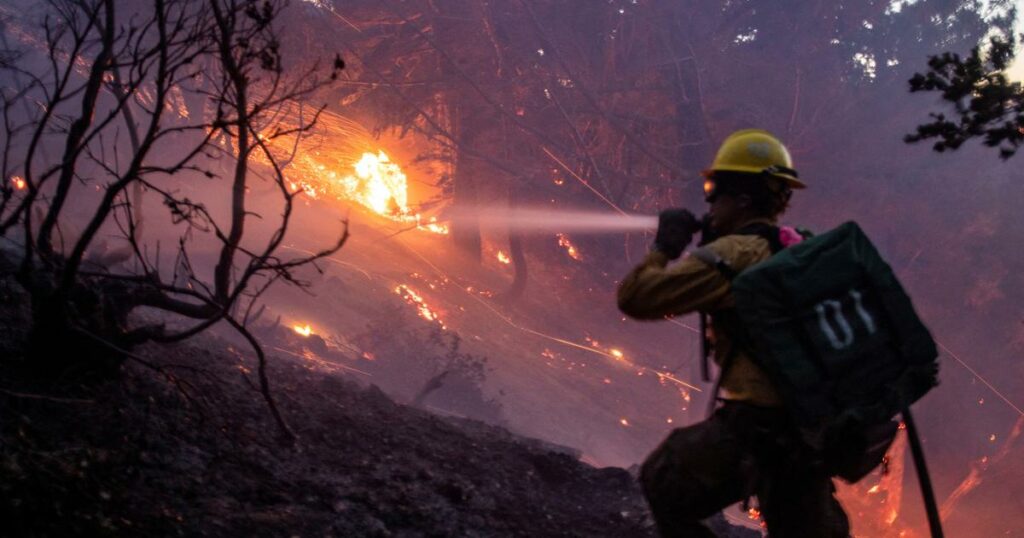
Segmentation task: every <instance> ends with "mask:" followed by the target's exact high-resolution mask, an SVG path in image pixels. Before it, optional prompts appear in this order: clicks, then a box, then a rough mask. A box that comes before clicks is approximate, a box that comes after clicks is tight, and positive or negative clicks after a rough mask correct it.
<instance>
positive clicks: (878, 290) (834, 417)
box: [732, 222, 938, 480]
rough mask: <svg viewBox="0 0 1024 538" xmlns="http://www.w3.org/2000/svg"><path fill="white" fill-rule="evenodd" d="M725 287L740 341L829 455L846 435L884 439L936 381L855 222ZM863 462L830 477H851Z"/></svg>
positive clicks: (931, 347)
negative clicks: (732, 301)
mask: <svg viewBox="0 0 1024 538" xmlns="http://www.w3.org/2000/svg"><path fill="white" fill-rule="evenodd" d="M732 293H733V296H734V298H735V302H736V307H735V315H736V316H737V321H738V322H739V325H740V327H741V328H742V331H743V333H744V334H743V336H742V338H743V339H745V340H746V342H745V346H744V347H747V348H748V349H750V350H751V352H752V357H751V358H752V359H753V360H754V361H755V362H757V363H758V365H759V366H760V367H761V368H763V369H764V370H765V372H766V373H767V374H768V376H769V377H770V378H771V379H772V380H773V381H774V382H775V384H776V386H777V388H778V390H779V392H780V393H781V395H782V397H783V399H784V401H785V403H786V405H787V406H788V407H789V409H790V410H791V412H792V415H793V419H794V420H795V422H796V424H797V426H798V427H799V428H800V429H801V430H802V431H804V432H811V434H812V435H811V436H810V437H811V438H810V439H809V441H810V442H811V444H812V445H817V446H818V447H819V448H822V449H824V450H826V451H828V452H830V453H833V455H834V453H835V452H836V451H837V449H839V450H840V451H841V447H836V446H829V445H835V444H836V443H842V442H845V441H848V440H849V438H850V437H851V432H856V434H857V436H859V437H860V439H861V442H862V443H864V444H868V445H869V444H870V443H872V440H871V439H872V437H874V438H875V439H879V438H880V439H883V440H884V439H886V437H888V440H889V441H890V442H891V439H892V438H891V436H889V435H888V434H887V432H888V431H891V432H892V434H894V433H895V424H894V423H893V422H892V419H893V418H894V417H895V416H896V415H897V414H899V413H900V412H901V411H902V410H904V409H906V408H907V407H909V406H910V404H912V403H914V402H915V401H917V400H918V399H920V398H921V397H922V396H924V394H925V393H927V392H928V391H929V390H931V389H932V387H934V386H936V385H937V384H938V379H937V376H938V363H937V358H938V353H937V351H936V346H935V341H934V340H933V339H932V336H931V334H930V333H929V332H928V329H927V328H926V327H925V326H924V324H923V323H922V322H921V320H920V318H919V317H918V315H917V313H916V312H915V311H914V307H913V305H912V304H911V301H910V298H909V297H908V296H907V294H906V292H905V291H904V290H903V287H902V286H901V285H900V283H899V281H897V279H896V276H895V274H894V273H893V271H892V269H891V268H890V267H889V265H888V264H887V263H886V262H885V261H884V260H883V259H882V257H881V255H879V253H878V250H877V249H876V248H875V247H874V245H872V244H871V241H870V240H869V239H868V237H867V236H866V235H865V234H864V232H863V231H862V230H861V228H860V227H859V226H858V225H857V224H856V223H854V222H847V223H845V224H842V225H840V226H839V227H837V228H835V229H833V230H831V231H829V232H827V233H824V234H821V235H817V236H814V237H811V238H808V239H805V240H803V241H802V242H800V243H797V244H795V245H793V246H790V247H788V248H785V249H782V250H780V251H779V252H777V253H776V254H773V255H772V256H771V257H770V258H768V259H767V260H765V261H763V262H760V263H758V264H755V265H753V266H751V267H749V268H747V269H746V270H744V271H742V272H740V273H739V274H737V275H736V276H735V277H734V278H733V280H732ZM890 427H891V428H892V430H889V428H890ZM887 446H888V443H885V446H884V447H881V448H882V453H884V449H885V448H886V447H887ZM846 448H847V449H848V450H852V451H853V452H854V453H856V452H858V451H862V450H869V449H870V448H871V447H870V446H860V447H855V448H854V447H846ZM834 457H836V456H834ZM840 459H841V456H840ZM854 459H856V458H854ZM878 459H879V461H880V460H881V454H879V455H878ZM836 465H838V466H839V467H842V466H844V465H845V466H847V467H849V466H850V464H849V463H837V464H836ZM853 466H854V467H856V465H853ZM870 467H874V465H873V464H872V465H869V467H868V468H864V467H863V466H862V467H861V468H853V469H850V468H847V469H837V470H836V474H838V475H840V476H844V477H845V478H848V479H853V480H856V479H859V478H860V476H862V475H863V474H866V472H867V471H869V470H870ZM858 475H860V476H858Z"/></svg>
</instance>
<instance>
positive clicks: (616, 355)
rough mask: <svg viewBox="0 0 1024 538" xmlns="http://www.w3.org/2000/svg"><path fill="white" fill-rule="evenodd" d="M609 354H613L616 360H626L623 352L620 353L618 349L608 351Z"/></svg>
mask: <svg viewBox="0 0 1024 538" xmlns="http://www.w3.org/2000/svg"><path fill="white" fill-rule="evenodd" d="M608 353H611V355H612V357H615V358H616V359H619V360H622V359H623V358H625V355H623V354H622V351H620V350H618V349H610V350H608Z"/></svg>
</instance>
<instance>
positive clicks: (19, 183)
mask: <svg viewBox="0 0 1024 538" xmlns="http://www.w3.org/2000/svg"><path fill="white" fill-rule="evenodd" d="M11 183H12V184H13V185H14V188H15V189H17V190H19V191H23V190H25V187H27V186H28V183H26V182H25V179H24V178H23V177H21V176H11Z"/></svg>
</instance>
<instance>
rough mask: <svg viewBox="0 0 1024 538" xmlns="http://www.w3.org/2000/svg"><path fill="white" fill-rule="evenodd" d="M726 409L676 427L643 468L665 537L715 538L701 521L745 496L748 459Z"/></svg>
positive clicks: (649, 497) (648, 495) (646, 488)
mask: <svg viewBox="0 0 1024 538" xmlns="http://www.w3.org/2000/svg"><path fill="white" fill-rule="evenodd" d="M729 422H730V421H729V418H728V412H727V411H723V410H722V409H720V410H719V412H717V413H715V415H713V416H712V417H711V418H710V419H708V420H706V421H704V422H701V423H699V424H695V425H693V426H689V427H686V428H679V429H677V430H674V431H673V432H672V433H671V434H670V435H669V436H668V438H667V439H665V441H664V442H662V443H661V445H659V446H658V448H657V449H655V450H654V452H652V453H651V455H650V456H648V457H647V460H646V461H644V464H643V467H642V468H641V471H640V484H641V486H642V488H643V491H644V496H645V497H646V498H647V502H648V504H649V505H650V507H651V513H652V514H653V515H654V521H655V523H656V524H657V526H658V532H659V533H660V534H661V536H662V537H663V538H676V537H681V538H705V537H708V538H713V537H714V536H715V535H714V534H713V533H712V532H711V531H710V530H708V528H707V527H705V526H704V525H703V524H702V523H701V520H703V519H705V518H707V517H710V516H712V515H713V514H715V513H716V512H718V511H720V510H721V509H723V508H725V507H727V506H729V505H730V504H733V503H735V502H737V501H739V500H741V498H742V497H743V490H744V486H745V484H746V483H747V481H746V480H745V478H744V472H743V469H741V467H744V462H745V461H748V460H749V458H747V457H745V453H744V451H743V449H742V447H741V445H740V443H739V441H738V439H737V436H736V435H735V433H734V432H733V431H732V428H731V427H730V424H729Z"/></svg>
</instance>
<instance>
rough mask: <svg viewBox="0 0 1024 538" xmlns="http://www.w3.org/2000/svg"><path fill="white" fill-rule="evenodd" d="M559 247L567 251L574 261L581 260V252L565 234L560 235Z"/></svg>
mask: <svg viewBox="0 0 1024 538" xmlns="http://www.w3.org/2000/svg"><path fill="white" fill-rule="evenodd" d="M556 237H558V246H560V247H562V248H564V249H565V252H566V253H567V254H569V257H570V258H572V259H574V260H577V261H579V260H581V259H582V256H580V251H579V250H577V249H576V245H573V244H572V242H571V241H569V238H568V237H566V235H565V234H558V235H557V236H556Z"/></svg>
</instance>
